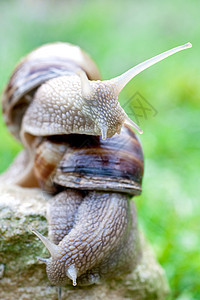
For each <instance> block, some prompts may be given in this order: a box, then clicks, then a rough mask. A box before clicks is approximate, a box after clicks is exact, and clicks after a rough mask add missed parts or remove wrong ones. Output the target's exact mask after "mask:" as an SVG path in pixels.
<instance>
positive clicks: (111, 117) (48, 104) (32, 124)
mask: <svg viewBox="0 0 200 300" xmlns="http://www.w3.org/2000/svg"><path fill="white" fill-rule="evenodd" d="M90 86H91V88H92V92H91V94H90V98H89V99H86V98H84V97H83V95H82V90H81V80H80V77H79V76H78V75H72V76H60V77H58V78H54V79H51V80H49V81H48V82H47V83H45V84H43V85H42V86H41V87H40V88H39V89H38V91H37V92H36V94H35V96H34V99H33V100H32V102H31V103H30V105H29V107H28V109H27V111H26V114H25V116H24V118H23V123H22V132H21V137H22V140H24V138H23V135H26V134H30V135H33V136H51V135H60V134H70V133H78V134H88V135H97V136H98V135H99V136H101V134H102V130H103V128H104V126H105V127H106V128H107V137H108V138H109V137H112V136H113V135H114V134H115V133H116V132H118V133H119V132H120V131H121V126H122V124H123V122H124V120H125V117H126V115H125V113H124V110H123V109H122V108H121V106H120V104H119V102H118V98H117V96H116V94H115V93H114V89H113V87H112V86H109V84H105V83H102V82H101V81H91V82H90ZM108 100H109V101H108ZM25 140H26V136H25ZM24 143H27V141H24Z"/></svg>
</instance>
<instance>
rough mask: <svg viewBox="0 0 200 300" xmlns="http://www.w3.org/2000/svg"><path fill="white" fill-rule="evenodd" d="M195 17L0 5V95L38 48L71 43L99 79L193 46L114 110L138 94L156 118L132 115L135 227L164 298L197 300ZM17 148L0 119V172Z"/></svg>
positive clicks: (178, 5)
mask: <svg viewBox="0 0 200 300" xmlns="http://www.w3.org/2000/svg"><path fill="white" fill-rule="evenodd" d="M199 12H200V1H198V0H193V1H187V0H183V1H181V0H174V1H172V0H168V1H159V0H153V1H149V2H147V1H143V0H142V1H141V0H140V1H114V0H109V1H106V0H102V1H39V0H34V1H33V0H29V1H25V0H24V1H10V0H8V1H1V2H0V70H1V72H0V90H3V87H4V86H5V85H6V82H7V80H8V78H9V75H10V74H11V72H12V69H13V68H14V66H15V64H16V63H17V62H18V61H19V59H20V58H21V57H22V56H23V55H25V54H26V53H28V52H29V51H31V50H32V49H34V48H35V47H37V46H40V45H42V44H44V43H47V42H53V41H68V42H71V43H74V44H77V45H80V46H81V47H82V48H83V49H85V50H86V51H87V52H88V53H89V54H90V55H91V56H92V57H93V58H94V60H95V61H96V62H97V64H98V66H99V67H100V70H101V73H102V77H103V78H104V79H108V78H111V77H114V76H116V75H118V74H120V73H122V72H124V71H126V70H127V69H128V68H130V67H132V66H134V65H135V64H137V63H139V62H141V61H143V60H145V59H147V58H150V57H152V56H154V55H156V54H158V53H160V52H162V51H165V50H168V49H170V48H172V47H175V46H178V45H180V44H183V43H186V42H188V41H190V42H192V43H193V48H192V49H190V50H185V51H183V52H181V53H178V54H176V55H174V56H173V57H170V58H168V59H166V60H165V61H163V62H160V63H159V64H157V65H156V66H154V67H151V68H150V69H148V70H147V71H145V72H144V73H142V74H140V75H138V76H137V77H136V78H135V79H134V80H132V81H131V82H130V83H129V84H128V86H127V87H126V88H125V89H124V90H123V92H122V93H121V95H120V102H121V104H122V106H123V105H124V104H125V103H126V101H127V99H129V98H131V97H132V96H133V95H134V94H135V93H136V92H139V93H140V95H141V96H142V97H144V98H145V99H146V100H147V101H148V103H151V105H153V107H154V108H155V109H156V110H157V112H158V113H157V114H156V116H153V115H152V114H151V113H150V114H149V115H148V116H147V117H146V118H144V115H143V117H138V116H137V119H138V120H137V121H139V125H140V127H142V128H143V130H144V134H143V135H142V136H141V137H140V138H141V141H142V144H143V148H144V156H145V174H144V181H143V194H142V195H141V196H140V197H138V198H136V199H135V200H136V204H137V207H138V215H139V223H140V226H141V227H142V228H143V229H144V231H145V233H146V235H147V237H148V239H149V240H150V242H151V243H152V245H153V248H154V250H155V252H156V255H157V257H158V259H159V261H160V263H161V264H162V266H163V267H164V268H165V270H166V272H167V276H168V279H169V282H170V287H171V290H172V294H171V296H170V298H169V299H178V300H186V299H187V300H188V299H190V300H192V299H193V300H196V299H200V250H199V249H200V237H199V235H200V234H199V231H200V222H199V220H200V201H199V195H200V188H199V187H200V176H199V170H200V142H199V141H200V122H199V117H200V115H199V113H200V111H199V97H200V84H199V82H200V73H199V69H200V68H199V67H200V65H199V61H200V60H199V53H200V39H199V36H200V19H199ZM134 105H135V102H134V103H133V109H134ZM125 109H126V107H125ZM133 119H134V118H133ZM20 149H21V146H20V145H19V144H18V143H17V142H16V141H15V140H14V139H13V137H12V136H10V134H9V133H8V131H7V129H6V128H5V125H4V123H3V121H2V117H0V158H1V163H0V171H3V170H5V169H6V167H7V166H8V165H9V164H10V162H11V161H12V159H13V157H14V156H15V155H16V153H17V152H18V151H19V150H20Z"/></svg>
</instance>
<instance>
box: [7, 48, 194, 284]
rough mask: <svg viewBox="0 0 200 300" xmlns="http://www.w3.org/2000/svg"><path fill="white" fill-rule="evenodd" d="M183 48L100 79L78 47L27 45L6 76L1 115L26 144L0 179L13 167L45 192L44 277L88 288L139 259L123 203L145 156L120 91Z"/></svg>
mask: <svg viewBox="0 0 200 300" xmlns="http://www.w3.org/2000/svg"><path fill="white" fill-rule="evenodd" d="M189 47H191V44H190V43H188V44H185V45H183V46H179V47H176V48H174V49H172V50H169V51H166V52H164V53H162V54H160V55H158V56H155V57H154V58H152V59H149V60H147V61H145V62H143V63H141V64H139V65H138V66H136V67H134V68H132V69H130V70H128V71H127V72H125V73H124V74H122V75H120V76H118V77H116V78H113V79H111V80H105V81H100V75H99V71H98V69H97V67H96V65H95V63H94V62H93V61H92V60H91V59H90V58H89V56H88V55H87V54H86V53H85V52H83V51H82V50H81V49H80V48H79V47H77V46H74V45H71V44H67V43H55V44H48V45H45V46H42V47H40V48H38V49H36V50H35V51H33V52H32V53H31V54H29V55H28V56H27V57H25V58H24V59H23V60H22V61H21V63H20V64H19V65H18V66H17V67H16V69H15V71H14V72H13V75H12V76H11V78H10V81H9V83H8V85H7V87H6V89H5V91H4V94H3V101H2V104H3V116H4V119H5V122H6V124H7V126H8V128H9V129H10V131H11V133H12V134H13V135H14V136H15V137H16V138H17V139H19V140H20V141H21V142H22V143H23V144H24V146H25V147H26V150H25V151H24V152H23V153H22V154H20V156H19V157H18V159H17V160H16V162H15V163H14V164H13V166H11V168H10V170H9V171H8V172H7V173H6V174H4V175H3V176H4V179H6V178H7V179H8V178H10V176H11V174H14V173H15V175H17V176H16V179H15V180H14V179H13V182H14V183H16V184H19V185H21V186H37V185H39V186H40V187H41V188H42V189H43V190H45V191H47V192H49V193H51V194H52V198H51V200H50V201H49V203H48V208H47V218H48V223H49V238H50V239H47V238H46V237H44V236H42V235H41V234H40V233H39V232H37V231H36V230H34V229H33V230H32V231H33V233H35V234H36V235H37V236H38V237H39V238H40V239H41V241H42V242H43V243H44V245H45V246H46V247H47V249H48V250H49V252H50V254H51V257H50V258H49V259H41V260H42V261H44V262H45V263H46V269H47V275H48V277H49V280H50V281H51V283H53V284H55V285H59V286H60V285H63V284H70V283H71V281H72V283H73V285H76V284H77V283H78V284H79V285H89V284H93V283H95V282H98V281H99V280H105V279H107V278H117V277H120V276H122V275H124V274H127V273H129V272H131V271H132V270H133V268H134V267H135V266H136V265H137V263H138V261H139V259H140V257H141V254H142V251H141V248H140V242H139V239H138V230H137V218H136V210H135V206H134V203H133V202H132V201H129V200H130V196H133V195H138V194H140V193H141V182H142V175H143V154H142V149H141V145H140V143H139V141H138V139H137V138H136V136H135V134H134V132H133V131H132V129H131V128H130V127H129V126H127V125H131V126H133V127H135V128H136V129H137V130H138V131H139V132H140V133H141V132H142V130H141V129H140V128H139V127H138V126H137V125H136V124H135V123H134V122H133V121H131V120H130V119H129V117H128V116H127V115H126V113H125V112H124V110H123V109H122V107H121V106H120V104H119V102H118V94H119V93H120V91H121V90H122V89H123V87H124V86H125V85H126V84H127V83H128V82H129V81H130V80H131V79H132V78H133V77H134V76H135V75H137V74H138V73H140V72H141V71H143V70H144V69H146V68H148V67H149V66H151V65H153V64H155V63H156V62H158V61H160V60H162V59H164V58H165V57H167V56H169V55H171V54H173V53H176V52H178V51H180V50H183V49H186V48H189ZM120 132H121V133H120ZM116 133H118V134H120V135H117V134H116ZM107 138H109V139H107ZM22 165H23V166H22ZM19 166H20V168H18V167H19ZM17 168H18V170H19V171H18V173H17V171H16V169H17ZM23 168H24V172H21V170H22V169H23ZM22 173H23V174H22Z"/></svg>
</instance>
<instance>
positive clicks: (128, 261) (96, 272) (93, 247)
mask: <svg viewBox="0 0 200 300" xmlns="http://www.w3.org/2000/svg"><path fill="white" fill-rule="evenodd" d="M48 222H49V235H50V238H51V239H52V240H53V241H54V243H56V244H58V247H59V251H58V253H57V255H56V257H55V258H54V257H51V258H50V259H49V260H48V262H47V274H48V278H49V280H50V281H51V282H52V283H53V284H55V285H64V284H71V280H70V279H69V277H68V276H67V275H66V273H67V270H68V268H69V267H72V266H73V267H75V269H76V271H77V284H78V285H90V284H93V283H95V282H98V281H99V280H105V279H107V278H116V277H120V276H121V275H124V274H127V273H130V272H131V271H132V269H133V268H134V266H135V265H136V264H137V263H138V261H139V258H140V250H139V248H140V247H139V243H138V232H137V221H136V210H135V206H134V203H133V202H132V201H131V202H130V201H129V198H128V196H127V195H125V194H120V193H111V192H110V193H105V192H88V193H86V192H79V191H76V190H71V189H68V190H65V191H63V192H61V193H59V194H58V195H56V196H55V197H53V198H52V199H51V201H50V203H49V207H48ZM63 237H64V238H63Z"/></svg>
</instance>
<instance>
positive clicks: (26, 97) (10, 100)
mask: <svg viewBox="0 0 200 300" xmlns="http://www.w3.org/2000/svg"><path fill="white" fill-rule="evenodd" d="M80 69H82V70H83V71H85V72H86V74H87V76H88V78H89V79H91V80H98V79H100V74H99V71H98V69H97V67H96V65H95V63H94V62H93V60H92V59H91V58H90V57H89V56H88V55H87V54H86V53H85V52H84V51H83V50H81V49H80V48H79V47H78V46H74V45H71V44H69V43H53V44H47V45H44V46H42V47H40V48H38V49H36V50H34V51H32V52H31V53H30V54H28V55H27V56H26V57H24V58H23V59H22V60H21V62H20V63H19V64H18V65H17V66H16V68H15V70H14V72H13V74H12V76H11V78H10V80H9V82H8V85H7V87H6V89H5V90H4V93H3V97H2V107H3V117H4V120H5V122H6V124H7V126H8V128H9V130H10V131H11V133H12V134H13V135H14V136H15V137H16V138H17V139H19V140H20V137H19V134H20V129H21V122H22V118H23V115H24V113H25V111H26V109H27V107H28V105H29V104H30V102H31V101H32V98H33V95H34V93H35V91H36V89H37V88H38V87H39V86H40V85H41V84H42V83H44V82H46V81H47V80H49V79H52V78H55V77H58V76H61V75H70V74H74V73H75V72H77V71H78V70H80Z"/></svg>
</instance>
